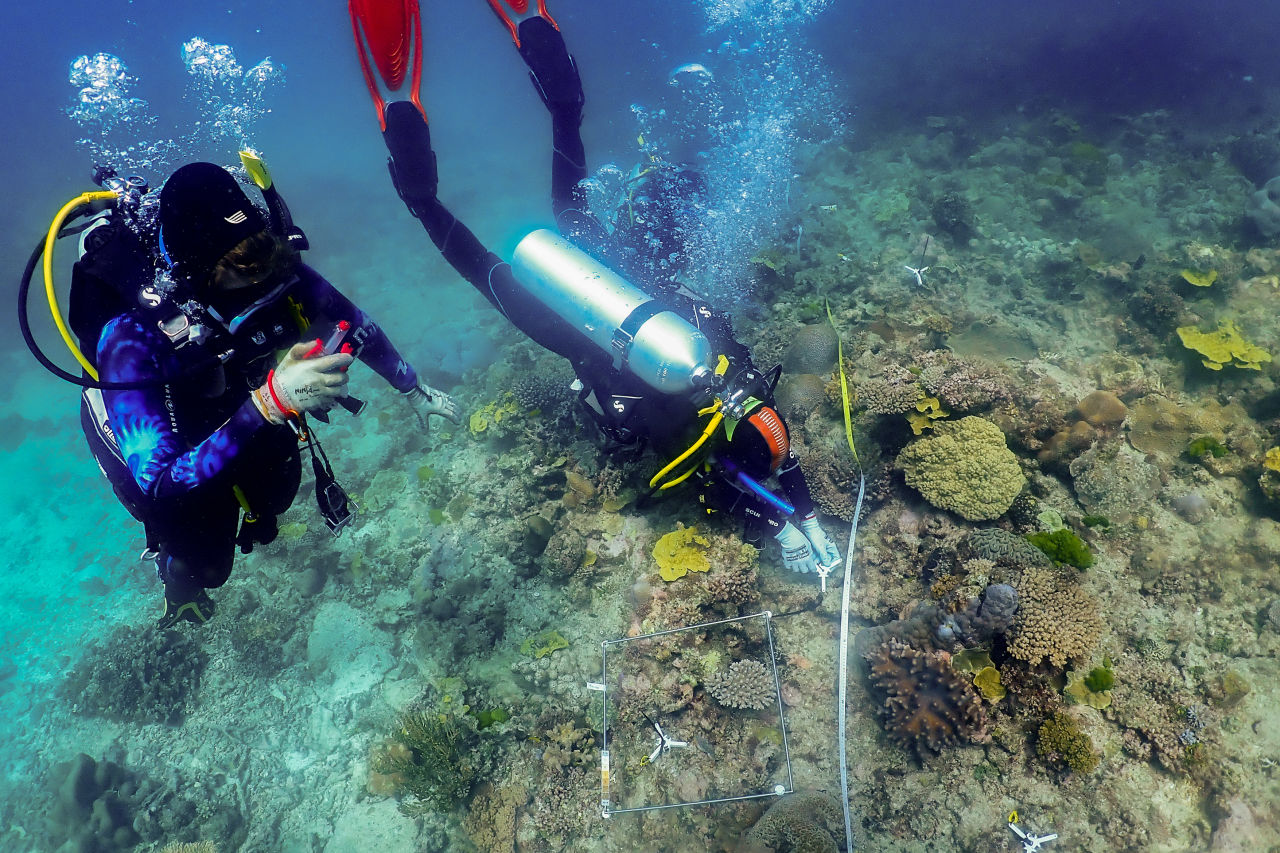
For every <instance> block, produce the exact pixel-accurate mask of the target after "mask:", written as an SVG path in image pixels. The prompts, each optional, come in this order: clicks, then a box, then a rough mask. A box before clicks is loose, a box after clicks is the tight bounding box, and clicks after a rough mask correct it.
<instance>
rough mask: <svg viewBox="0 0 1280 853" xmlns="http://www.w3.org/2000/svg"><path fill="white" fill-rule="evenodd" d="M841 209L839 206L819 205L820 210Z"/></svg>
mask: <svg viewBox="0 0 1280 853" xmlns="http://www.w3.org/2000/svg"><path fill="white" fill-rule="evenodd" d="M839 209H840V205H838V204H820V205H818V210H839Z"/></svg>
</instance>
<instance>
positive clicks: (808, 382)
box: [774, 373, 827, 418]
mask: <svg viewBox="0 0 1280 853" xmlns="http://www.w3.org/2000/svg"><path fill="white" fill-rule="evenodd" d="M774 397H775V399H777V401H778V408H779V409H780V410H781V411H782V416H783V417H785V418H803V417H804V416H806V415H808V414H809V413H810V412H812V411H813V410H814V409H816V408H818V407H819V406H821V405H822V404H823V403H825V402H826V400H827V382H826V380H825V379H823V378H822V377H821V376H819V375H817V374H816V373H796V374H794V375H788V376H784V377H782V381H781V382H779V383H778V390H777V391H776V392H775V394H774Z"/></svg>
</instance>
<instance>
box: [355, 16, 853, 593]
mask: <svg viewBox="0 0 1280 853" xmlns="http://www.w3.org/2000/svg"><path fill="white" fill-rule="evenodd" d="M376 2H378V0H352V2H351V8H352V17H353V21H354V22H355V23H356V33H357V43H358V44H360V38H361V36H362V35H363V37H364V38H365V39H366V40H367V44H368V47H369V49H370V50H371V51H374V52H375V53H376V51H377V50H378V49H379V45H380V44H399V42H397V41H396V39H395V38H385V39H384V38H382V37H383V36H388V35H390V34H389V33H386V32H383V31H380V30H379V29H378V27H379V26H381V25H382V23H383V21H385V18H384V19H383V21H378V20H375V17H376V16H369V15H366V14H365V7H367V6H369V5H371V4H374V3H376ZM390 5H396V3H395V2H391V3H390ZM405 5H406V8H408V7H411V6H412V5H413V4H412V2H411V0H405ZM499 8H500V7H499V6H497V5H496V4H495V5H494V9H495V10H499ZM499 15H500V16H501V17H503V19H504V22H505V23H507V25H508V27H509V28H510V30H511V34H512V37H513V40H514V41H515V43H516V46H517V49H518V50H519V52H520V55H521V56H522V57H523V58H524V60H525V63H526V64H527V65H528V66H529V69H530V72H531V73H530V77H531V78H532V80H533V83H534V86H535V88H536V89H537V91H538V94H539V95H540V96H541V98H542V101H543V103H544V104H546V106H547V109H548V110H549V111H550V113H551V123H552V136H553V149H554V153H553V157H552V168H551V182H552V204H553V209H554V212H555V218H556V224H557V226H558V228H559V231H560V234H559V235H556V234H554V233H553V232H549V231H535V232H534V233H532V234H530V235H529V236H528V237H526V238H525V239H524V240H523V241H521V243H520V245H519V246H518V247H517V249H516V252H515V260H514V261H513V263H512V264H508V263H507V262H505V261H503V260H502V259H501V258H499V257H498V256H496V255H494V254H493V253H492V252H490V251H489V250H488V249H486V248H485V247H484V246H483V245H482V244H481V243H480V242H479V241H478V240H477V239H476V237H475V235H474V234H472V232H471V231H470V230H469V229H468V228H467V227H466V226H465V225H463V224H462V223H461V222H459V221H458V220H457V219H456V218H455V217H454V216H453V215H452V214H451V213H450V212H449V211H448V209H447V208H446V207H445V206H444V205H443V204H442V203H441V202H440V199H439V198H438V196H437V192H436V190H437V171H436V158H435V154H434V152H433V151H432V149H431V138H430V131H429V129H428V126H427V122H426V115H425V112H424V110H423V109H422V107H421V105H420V103H419V102H418V100H417V85H416V83H415V86H414V94H413V96H412V98H411V100H409V101H393V102H391V103H389V104H385V108H384V103H383V101H382V99H381V95H380V94H378V92H377V88H376V84H375V83H374V81H373V76H372V71H371V69H370V66H369V61H368V59H367V58H366V57H365V55H364V53H363V50H362V54H361V61H362V64H363V65H364V68H365V76H366V81H367V82H368V83H369V86H370V90H371V91H372V92H373V93H374V98H375V103H376V105H377V106H378V108H379V113H380V118H381V119H382V122H383V137H384V140H385V142H386V144H387V148H388V150H389V151H390V153H391V160H390V163H389V165H390V169H391V175H392V180H393V182H394V184H395V187H396V190H397V192H398V193H399V195H400V197H401V199H402V200H403V201H404V203H405V204H406V205H407V206H408V208H409V210H410V212H411V213H413V215H414V216H415V217H417V219H418V220H419V221H421V222H422V225H423V227H424V228H425V229H426V231H427V234H428V235H429V236H430V237H431V240H432V242H434V243H435V245H436V247H437V248H438V249H439V250H440V252H441V253H442V254H443V255H444V257H445V259H446V260H447V261H449V263H450V264H451V265H452V266H453V267H454V268H455V269H456V270H457V271H458V272H459V273H460V274H461V275H462V276H463V277H464V278H465V279H466V280H467V281H469V282H470V283H471V284H472V285H473V286H474V287H475V288H476V289H477V290H478V291H480V293H481V294H483V295H484V297H485V298H486V299H488V300H489V302H490V303H491V304H492V305H493V306H494V307H495V308H496V309H498V311H500V312H501V313H502V314H503V315H504V316H505V317H506V318H507V319H509V320H510V321H511V322H512V323H513V324H515V326H516V327H517V328H519V329H520V330H521V331H522V332H524V333H525V334H526V335H528V336H529V337H530V338H531V339H532V340H533V341H535V342H536V343H538V344H540V345H542V346H543V347H545V348H546V349H548V350H551V351H552V352H555V353H557V354H559V355H561V356H563V357H564V358H566V359H567V360H568V361H569V362H570V363H571V364H572V366H573V369H574V372H575V374H576V375H577V377H578V384H580V386H581V387H580V395H579V396H580V399H581V400H582V402H583V403H584V404H585V405H586V406H587V408H588V410H589V411H590V413H591V415H592V416H593V418H594V420H595V421H596V423H597V424H598V425H599V427H600V429H601V430H602V432H603V433H604V434H605V435H606V436H607V437H608V438H610V439H612V440H614V441H616V442H619V443H622V444H632V443H636V442H640V441H647V442H649V443H651V444H652V445H653V446H654V447H655V448H657V449H658V451H659V452H660V453H662V454H664V456H666V457H671V456H674V457H675V458H674V460H673V461H672V462H671V463H670V464H668V465H667V466H666V467H664V468H663V469H662V470H661V471H659V472H658V474H657V475H655V476H654V478H653V479H652V480H651V481H650V485H651V486H652V487H653V489H654V490H660V489H665V488H667V487H670V486H675V485H678V484H680V483H681V482H684V481H686V480H690V481H693V482H694V483H696V484H697V485H698V486H699V489H700V493H699V498H700V500H701V502H702V504H703V506H704V507H705V508H706V510H707V511H708V512H716V511H728V512H731V513H733V514H734V515H735V516H738V517H740V518H742V519H743V520H744V521H746V522H747V525H748V535H749V537H750V538H753V539H754V538H757V537H758V536H759V535H760V534H761V533H764V532H768V533H769V534H771V535H772V536H774V538H776V539H777V540H778V542H779V544H780V546H781V551H782V558H783V562H784V563H785V565H786V566H787V567H788V568H790V569H793V570H795V571H800V572H809V571H822V572H824V573H825V572H827V571H830V570H831V569H832V568H833V567H835V565H837V564H838V563H839V562H840V553H839V550H838V549H837V548H836V546H835V545H834V544H833V543H832V542H831V541H830V540H829V539H828V538H827V536H826V535H825V534H824V533H823V531H822V529H821V527H820V526H819V524H818V521H817V518H816V515H815V512H814V507H813V501H812V499H811V497H810V494H809V488H808V485H807V483H806V482H805V478H804V474H803V473H802V472H801V470H800V466H799V463H798V460H797V458H796V456H795V453H794V451H793V450H792V448H791V445H790V442H789V440H788V435H787V428H786V425H785V423H784V422H783V420H782V418H781V416H780V415H779V414H778V412H777V411H776V409H775V408H774V404H773V393H772V392H773V384H774V383H775V382H776V378H777V372H776V371H771V372H770V373H771V375H765V374H763V373H761V372H760V371H759V370H757V369H756V368H755V366H754V365H753V364H752V362H751V356H750V353H749V352H748V350H747V348H746V347H745V346H743V345H742V344H741V343H740V342H739V341H738V340H737V339H736V338H735V337H734V334H733V328H732V326H731V324H730V321H729V318H728V317H727V316H725V315H724V314H723V313H721V312H718V311H716V310H715V309H713V308H712V307H711V306H710V305H708V304H707V303H706V302H705V301H703V300H702V299H700V298H699V297H698V296H697V295H696V294H694V293H693V292H692V291H690V290H689V289H688V288H686V287H684V286H683V285H682V284H680V282H679V281H678V274H679V271H680V267H681V263H682V260H683V258H682V256H681V251H680V250H681V248H682V247H680V246H678V245H676V242H677V241H676V240H674V239H673V235H672V229H671V227H670V226H671V225H672V224H673V223H674V222H675V221H676V214H675V213H674V211H676V207H675V206H673V205H675V204H676V203H678V200H677V201H674V202H673V201H670V200H667V201H668V202H669V203H668V206H666V207H663V206H662V204H663V202H659V203H657V204H656V205H654V206H651V207H650V208H649V209H648V210H646V211H644V212H643V213H644V214H647V215H648V217H649V221H647V222H645V223H644V230H645V232H646V234H650V233H652V231H653V227H654V226H655V225H656V226H657V227H658V229H659V230H658V232H657V236H656V237H650V238H649V239H647V240H643V241H639V243H638V244H637V243H636V242H632V243H629V244H628V243H624V242H621V240H620V239H619V238H623V237H625V236H626V235H627V233H628V231H629V230H630V229H628V228H615V229H614V231H613V233H610V231H609V229H607V228H605V227H604V226H603V225H602V224H601V223H600V222H598V221H597V220H596V219H594V218H593V217H591V216H590V215H589V214H587V213H586V212H585V210H584V207H585V203H584V197H583V195H584V194H583V187H582V184H581V181H582V180H583V179H584V178H585V177H586V165H585V163H586V155H585V151H584V149H583V144H582V137H581V133H580V125H581V122H582V107H583V100H584V99H583V94H582V84H581V80H580V78H579V76H578V69H577V65H576V63H575V62H574V60H573V58H572V57H571V56H570V55H569V52H568V50H567V49H566V47H565V44H564V40H563V38H562V37H561V34H560V31H559V29H558V28H557V26H556V25H555V24H554V23H553V22H552V21H551V20H550V19H549V17H547V16H546V13H545V8H543V9H542V10H541V13H537V12H535V13H533V14H528V15H527V16H526V17H524V18H523V19H522V20H519V21H518V22H516V21H513V20H511V19H510V18H509V16H507V15H506V13H504V12H502V11H499ZM406 20H416V8H412V9H411V15H406ZM362 27H363V29H362ZM376 58H377V57H376V56H375V59H376ZM379 67H380V69H381V68H382V66H381V65H380V66H379ZM383 79H384V81H386V82H387V84H388V85H389V86H391V88H393V89H394V88H398V87H399V85H400V84H401V83H402V82H403V77H401V78H399V79H394V78H389V77H388V76H387V75H386V74H385V73H384V74H383ZM662 177H664V178H665V179H667V181H666V182H667V183H671V184H675V183H677V179H679V180H680V181H681V182H682V184H683V186H684V188H685V189H687V190H690V191H692V192H696V188H697V184H696V180H697V179H696V177H694V176H692V175H690V174H687V173H685V174H683V175H682V174H679V173H669V174H666V175H663V176H662ZM664 226H666V227H664ZM618 272H622V273H624V274H625V275H626V276H628V277H630V278H631V279H632V281H633V282H634V283H632V282H629V281H627V280H625V279H624V278H622V277H621V276H619V275H618ZM681 450H683V452H679V451H681ZM677 453H678V455H676V454H677ZM770 478H776V480H777V482H778V484H779V485H780V486H781V491H782V494H781V495H779V494H776V493H774V492H773V491H771V490H770V489H769V488H767V486H766V485H765V482H766V481H767V480H769V479H770Z"/></svg>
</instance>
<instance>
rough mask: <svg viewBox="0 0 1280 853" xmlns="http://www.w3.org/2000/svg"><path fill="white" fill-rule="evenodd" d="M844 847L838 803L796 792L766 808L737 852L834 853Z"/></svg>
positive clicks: (842, 821) (824, 795) (825, 797)
mask: <svg viewBox="0 0 1280 853" xmlns="http://www.w3.org/2000/svg"><path fill="white" fill-rule="evenodd" d="M845 847H846V845H845V838H844V820H843V813H842V811H841V809H840V803H839V802H838V801H837V800H833V799H831V797H829V796H827V795H826V794H824V793H821V792H819V791H797V792H796V793H794V794H788V795H787V796H785V797H782V798H781V799H779V800H778V801H777V802H775V803H774V804H773V805H772V806H770V807H769V810H768V811H767V812H765V813H764V816H763V817H761V818H760V820H758V821H756V824H755V826H753V827H751V829H750V831H749V832H747V835H746V837H745V838H743V840H742V843H741V844H740V845H739V847H738V853H776V851H780V850H788V851H793V853H794V851H804V853H828V851H830V853H837V851H840V850H844V849H845Z"/></svg>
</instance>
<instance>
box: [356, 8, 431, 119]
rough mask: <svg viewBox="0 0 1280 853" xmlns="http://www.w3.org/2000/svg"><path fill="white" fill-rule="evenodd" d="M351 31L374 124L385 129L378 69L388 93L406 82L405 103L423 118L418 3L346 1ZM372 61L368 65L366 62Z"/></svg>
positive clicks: (384, 106)
mask: <svg viewBox="0 0 1280 853" xmlns="http://www.w3.org/2000/svg"><path fill="white" fill-rule="evenodd" d="M347 8H348V10H349V11H350V12H351V29H352V32H353V33H354V34H355V39H356V51H357V52H358V53H359V54H360V68H361V70H363V71H364V81H365V83H366V84H367V85H368V86H369V95H370V96H371V97H372V98H373V105H374V107H375V108H376V109H377V110H378V123H379V124H380V125H381V126H382V129H383V130H386V129H387V117H386V107H387V102H386V100H385V99H384V98H383V97H382V92H381V91H380V90H379V88H378V81H377V80H375V79H374V76H373V68H374V66H376V67H377V69H378V74H379V76H381V77H382V82H383V83H384V84H386V87H387V88H388V89H390V90H391V91H392V92H394V91H395V90H397V89H399V88H400V87H401V86H403V85H404V83H405V80H406V79H409V80H410V81H411V82H410V88H409V100H410V101H412V102H413V105H414V106H415V107H417V108H418V112H420V113H422V117H423V118H424V119H425V118H426V117H427V111H426V110H424V109H423V108H422V101H421V100H420V89H421V87H422V16H421V14H420V13H419V11H418V0H348V2H347ZM371 58H372V62H371V61H370V59H371Z"/></svg>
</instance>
